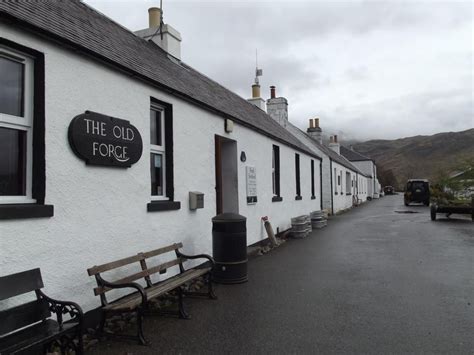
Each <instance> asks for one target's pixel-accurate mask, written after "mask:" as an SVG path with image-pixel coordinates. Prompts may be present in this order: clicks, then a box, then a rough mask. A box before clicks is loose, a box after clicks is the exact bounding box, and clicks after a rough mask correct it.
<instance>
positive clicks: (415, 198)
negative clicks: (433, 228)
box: [403, 179, 430, 206]
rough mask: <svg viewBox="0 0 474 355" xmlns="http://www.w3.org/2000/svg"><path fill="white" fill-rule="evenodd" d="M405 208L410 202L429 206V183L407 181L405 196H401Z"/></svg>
mask: <svg viewBox="0 0 474 355" xmlns="http://www.w3.org/2000/svg"><path fill="white" fill-rule="evenodd" d="M403 199H404V202H405V206H408V205H409V204H410V203H411V202H419V203H423V204H424V205H425V206H428V205H429V204H430V183H429V181H428V180H426V179H410V180H408V181H407V186H406V189H405V194H404V196H403Z"/></svg>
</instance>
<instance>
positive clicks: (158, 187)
mask: <svg viewBox="0 0 474 355" xmlns="http://www.w3.org/2000/svg"><path fill="white" fill-rule="evenodd" d="M150 163H151V164H150V165H151V195H152V196H163V156H162V155H161V154H151V159H150Z"/></svg>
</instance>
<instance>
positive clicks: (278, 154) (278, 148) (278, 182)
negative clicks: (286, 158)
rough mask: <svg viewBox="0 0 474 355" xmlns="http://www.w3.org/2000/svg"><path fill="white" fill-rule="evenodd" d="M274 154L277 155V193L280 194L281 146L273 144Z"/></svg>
mask: <svg viewBox="0 0 474 355" xmlns="http://www.w3.org/2000/svg"><path fill="white" fill-rule="evenodd" d="M272 149H273V154H274V155H275V190H276V191H275V193H276V194H277V195H278V196H279V195H280V147H279V146H277V145H275V144H274V145H273V147H272Z"/></svg>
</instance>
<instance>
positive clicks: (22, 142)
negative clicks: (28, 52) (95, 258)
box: [0, 47, 36, 204]
mask: <svg viewBox="0 0 474 355" xmlns="http://www.w3.org/2000/svg"><path fill="white" fill-rule="evenodd" d="M33 63H34V62H33V59H32V58H30V57H29V56H25V55H20V54H18V53H16V52H12V51H10V50H8V49H6V48H3V47H0V203H2V204H7V203H34V202H36V201H35V200H34V199H33V196H32V169H33V154H32V153H33V68H34V64H33Z"/></svg>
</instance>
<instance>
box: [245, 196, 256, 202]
mask: <svg viewBox="0 0 474 355" xmlns="http://www.w3.org/2000/svg"><path fill="white" fill-rule="evenodd" d="M247 203H257V196H247Z"/></svg>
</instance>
